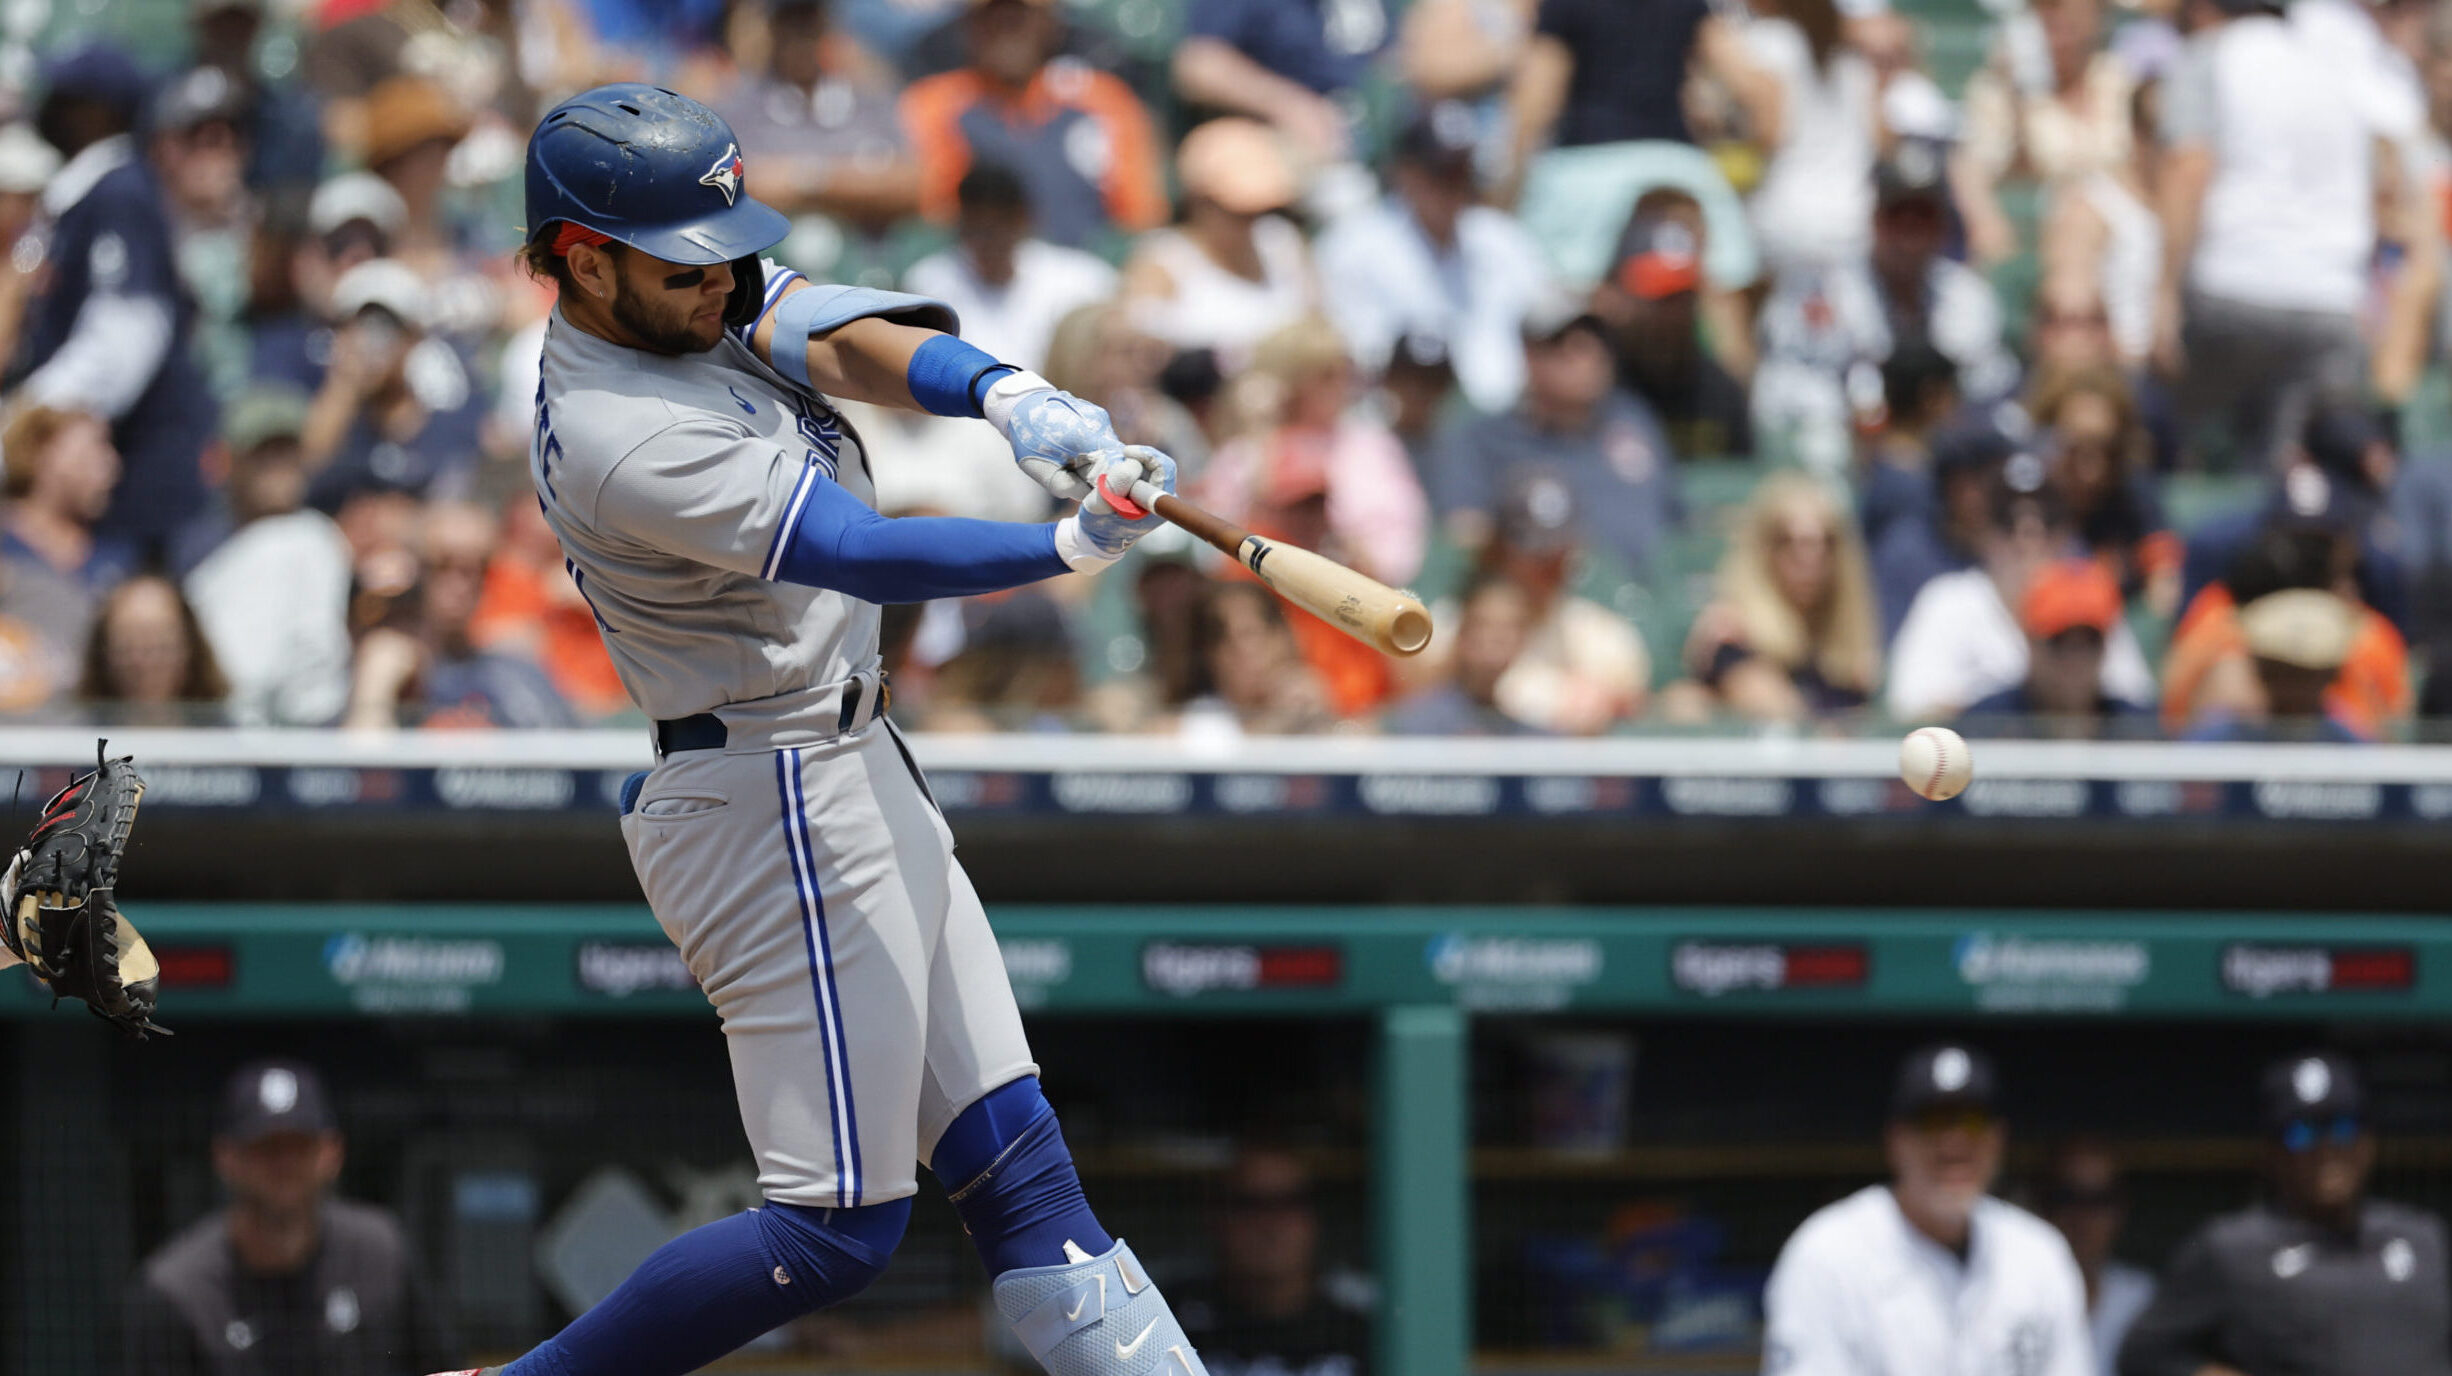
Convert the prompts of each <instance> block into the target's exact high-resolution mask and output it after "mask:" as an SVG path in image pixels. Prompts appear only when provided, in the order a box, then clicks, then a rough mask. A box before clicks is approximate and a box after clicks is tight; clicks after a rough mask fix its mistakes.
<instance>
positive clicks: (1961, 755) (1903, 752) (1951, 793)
mask: <svg viewBox="0 0 2452 1376" xmlns="http://www.w3.org/2000/svg"><path fill="white" fill-rule="evenodd" d="M1899 777H1900V778H1902V779H1904V780H1906V781H1907V786H1908V787H1909V788H1912V789H1914V790H1915V791H1916V792H1917V793H1918V794H1920V795H1922V796H1924V797H1927V798H1930V799H1932V800H1933V801H1934V802H1936V803H1937V802H1940V801H1941V800H1942V799H1944V798H1955V797H1957V796H1958V795H1959V794H1960V793H1962V792H1965V791H1966V787H1967V781H1968V780H1969V779H1972V778H1974V777H1975V757H1974V756H1973V755H1971V754H1969V753H1968V752H1967V743H1966V741H1965V740H1964V739H1962V738H1961V737H1960V736H1959V734H1958V733H1957V732H1955V731H1952V730H1951V729H1950V728H1948V727H1946V726H1919V727H1917V728H1916V729H1915V730H1913V731H1910V732H1908V733H1907V739H1905V740H1903V741H1900V742H1899Z"/></svg>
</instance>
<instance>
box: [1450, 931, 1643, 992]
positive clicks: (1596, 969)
mask: <svg viewBox="0 0 2452 1376" xmlns="http://www.w3.org/2000/svg"><path fill="white" fill-rule="evenodd" d="M1423 959H1424V960H1425V961H1427V962H1428V964H1429V966H1430V974H1431V978H1433V979H1435V980H1437V981H1439V982H1440V983H1441V984H1444V985H1447V986H1449V987H1450V988H1453V989H1454V990H1455V991H1456V1000H1457V1002H1459V1003H1462V1004H1464V1005H1465V1006H1466V1007H1468V1008H1558V1007H1563V1006H1564V1005H1565V1004H1567V1003H1568V1002H1569V1001H1570V1000H1572V999H1573V998H1574V997H1575V991H1576V990H1577V989H1579V988H1581V987H1583V986H1584V985H1587V984H1590V983H1592V982H1593V981H1594V980H1597V979H1599V978H1600V977H1601V963H1602V957H1601V943H1599V942H1597V941H1594V940H1592V939H1591V938H1589V937H1512V936H1466V935H1465V934H1463V933H1461V932H1447V933H1444V934H1442V935H1439V936H1435V937H1432V938H1431V940H1430V945H1429V946H1428V947H1427V948H1425V949H1424V951H1423Z"/></svg>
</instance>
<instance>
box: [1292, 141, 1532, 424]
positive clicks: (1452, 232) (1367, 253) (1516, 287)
mask: <svg viewBox="0 0 2452 1376" xmlns="http://www.w3.org/2000/svg"><path fill="white" fill-rule="evenodd" d="M1480 136H1481V129H1480V125H1479V123H1478V122H1477V121H1476V119H1475V117H1474V114H1473V111H1472V109H1471V108H1470V107H1468V106H1466V105H1464V104H1463V103H1461V102H1458V101H1441V102H1439V103H1438V104H1435V105H1433V106H1431V107H1430V108H1429V109H1427V110H1424V111H1423V112H1422V113H1421V114H1419V115H1417V116H1416V117H1415V118H1414V120H1413V122H1412V123H1411V124H1410V125H1408V126H1407V127H1406V129H1405V132H1404V134H1403V136H1402V138H1400V139H1399V140H1398V143H1397V147H1396V158H1395V166H1394V167H1393V168H1392V169H1391V175H1390V181H1391V182H1392V184H1393V186H1394V191H1393V194H1391V195H1390V196H1389V197H1388V198H1387V199H1386V200H1384V201H1381V202H1379V203H1378V204H1376V205H1371V206H1367V207H1364V208H1362V209H1360V210H1357V211H1355V212H1354V213H1352V214H1350V215H1347V216H1345V217H1344V218H1342V219H1340V220H1338V221H1337V222H1336V223H1334V224H1332V225H1330V226H1329V227H1328V231H1327V232H1326V233H1325V234H1323V235H1322V236H1321V237H1320V244H1319V264H1320V286H1321V290H1322V292H1323V293H1324V295H1325V297H1326V301H1327V306H1328V314H1329V318H1330V319H1332V320H1334V321H1335V322H1336V324H1337V329H1338V330H1339V331H1340V332H1341V333H1343V334H1344V336H1345V339H1346V343H1347V345H1348V347H1350V348H1351V349H1352V350H1353V352H1354V359H1355V361H1356V362H1358V363H1360V364H1361V365H1362V366H1363V368H1364V369H1366V370H1367V371H1370V372H1373V373H1377V372H1379V371H1381V370H1382V369H1384V368H1385V367H1386V366H1387V363H1388V358H1389V355H1390V353H1391V352H1392V351H1393V350H1394V349H1395V347H1396V342H1397V340H1398V339H1399V338H1400V337H1402V336H1403V335H1405V334H1406V333H1408V332H1410V331H1428V332H1430V333H1432V334H1435V335H1437V336H1438V337H1439V338H1441V339H1443V340H1445V341H1446V343H1447V350H1448V359H1449V362H1450V363H1451V364H1453V365H1454V367H1455V369H1456V381H1457V384H1458V385H1459V386H1460V387H1462V388H1463V389H1464V395H1465V399H1466V400H1467V401H1469V402H1471V403H1472V404H1473V407H1474V409H1475V410H1478V411H1483V412H1498V411H1504V410H1506V409H1507V408H1508V407H1510V406H1513V405H1515V401H1516V395H1517V394H1518V393H1519V392H1521V391H1522V390H1523V387H1524V348H1523V344H1522V342H1521V340H1520V338H1519V336H1518V330H1519V328H1520V327H1521V326H1522V324H1523V321H1524V314H1525V312H1526V311H1527V310H1529V309H1531V307H1532V305H1533V303H1534V302H1535V301H1537V300H1539V299H1540V297H1541V295H1542V293H1543V292H1544V291H1545V290H1546V289H1547V287H1548V285H1549V267H1548V264H1547V263H1546V262H1545V261H1544V260H1543V259H1542V257H1541V250H1540V248H1539V247H1538V246H1537V245H1535V244H1534V243H1533V241H1532V236H1531V235H1529V234H1526V233H1525V232H1524V228H1523V226H1521V225H1519V224H1517V223H1516V221H1515V217H1513V216H1511V215H1509V214H1507V213H1506V212H1505V211H1503V210H1496V209H1493V208H1491V207H1489V206H1486V205H1483V204H1481V203H1480V195H1479V190H1478V188H1477V186H1476V183H1475V179H1474V170H1473V156H1474V148H1475V146H1476V144H1477V142H1478V141H1479V139H1480Z"/></svg>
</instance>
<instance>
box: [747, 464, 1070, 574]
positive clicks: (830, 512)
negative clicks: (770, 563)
mask: <svg viewBox="0 0 2452 1376" xmlns="http://www.w3.org/2000/svg"><path fill="white" fill-rule="evenodd" d="M1059 532H1060V527H1058V526H1052V525H1028V524H1014V523H1009V522H1004V521H974V520H969V519H966V518H963V517H957V516H906V517H902V518H900V519H891V518H888V517H884V516H880V515H878V514H877V513H876V512H874V511H871V510H869V509H868V508H867V507H866V506H863V505H862V504H861V503H860V500H859V499H858V498H856V497H854V496H852V495H851V494H850V493H848V492H846V491H844V490H843V489H842V488H840V487H838V486H836V485H835V484H833V483H831V482H827V481H824V480H823V479H812V480H811V481H810V490H809V493H808V498H807V501H806V503H805V505H803V507H802V508H801V515H800V519H799V520H798V521H797V522H796V523H795V524H794V526H793V528H792V530H791V531H789V532H788V533H787V535H786V537H785V538H786V540H787V541H788V543H787V545H786V546H785V548H784V549H783V550H782V551H781V554H780V558H779V559H778V560H777V563H776V572H775V576H776V577H777V578H778V579H780V580H781V581H783V582H786V583H798V584H800V585H802V586H804V587H812V588H826V589H829V590H831V591H834V592H839V593H843V594H845V595H847V596H851V597H856V598H859V599H860V600H861V601H863V602H876V603H880V604H883V603H891V602H926V601H929V600H931V599H934V598H939V597H972V596H976V595H978V594H980V593H989V592H1002V591H1004V590H1005V589H1007V588H1018V587H1021V586H1023V585H1024V584H1028V583H1036V582H1040V581H1041V580H1043V579H1048V578H1053V577H1055V576H1056V575H1057V574H1060V573H1065V572H1068V571H1070V570H1071V569H1072V567H1073V564H1072V563H1071V562H1069V561H1068V560H1067V558H1066V555H1065V553H1064V551H1063V550H1062V548H1061V546H1060V543H1059Z"/></svg>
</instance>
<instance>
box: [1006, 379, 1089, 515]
mask: <svg viewBox="0 0 2452 1376" xmlns="http://www.w3.org/2000/svg"><path fill="white" fill-rule="evenodd" d="M979 409H980V412H981V413H982V414H983V415H985V416H986V417H987V421H988V424H990V425H993V426H995V427H996V431H997V433H998V434H1001V435H1003V436H1004V437H1005V441H1006V443H1008V444H1011V445H1012V446H1013V461H1014V462H1015V463H1017V464H1019V465H1021V469H1022V471H1023V472H1024V473H1027V474H1029V475H1030V480H1031V481H1032V482H1035V483H1037V484H1038V485H1039V486H1041V487H1043V488H1046V489H1047V490H1048V491H1049V492H1051V493H1054V494H1055V495H1056V496H1057V497H1059V498H1062V499H1063V500H1065V501H1068V502H1073V501H1079V500H1081V499H1082V498H1084V497H1087V496H1089V495H1090V476H1089V474H1090V466H1091V460H1092V458H1093V456H1095V455H1096V454H1098V453H1099V452H1101V451H1103V450H1108V449H1114V448H1117V447H1119V446H1121V445H1122V444H1123V440H1121V439H1119V438H1118V437H1117V436H1116V433H1115V422H1114V421H1112V420H1110V419H1108V417H1107V412H1106V410H1105V409H1104V408H1103V407H1099V406H1095V405H1092V404H1091V403H1089V402H1086V401H1083V400H1082V399H1081V398H1079V397H1077V396H1074V395H1073V394H1072V393H1070V392H1066V391H1061V390H1059V389H1058V388H1057V387H1056V385H1055V384H1054V383H1051V382H1049V381H1048V380H1047V379H1046V378H1043V377H1041V376H1039V375H1038V374H1037V373H1030V372H1019V373H1006V374H1005V375H1004V376H1002V377H999V378H998V379H996V381H995V382H994V383H993V384H991V385H990V386H989V387H988V391H987V395H986V396H984V397H982V398H980V403H979Z"/></svg>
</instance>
